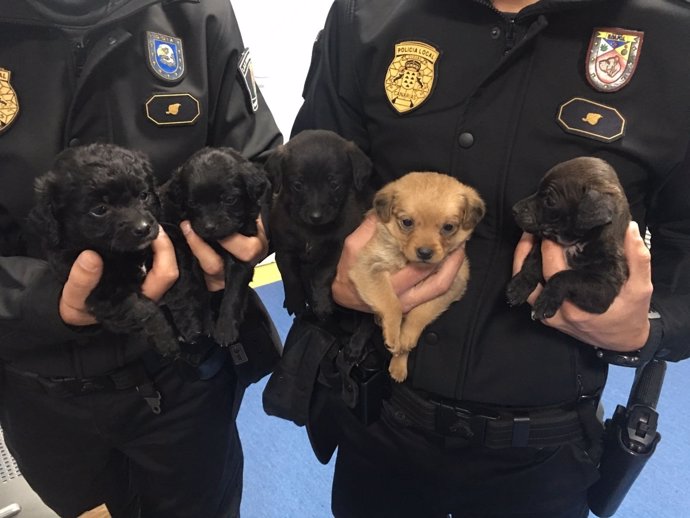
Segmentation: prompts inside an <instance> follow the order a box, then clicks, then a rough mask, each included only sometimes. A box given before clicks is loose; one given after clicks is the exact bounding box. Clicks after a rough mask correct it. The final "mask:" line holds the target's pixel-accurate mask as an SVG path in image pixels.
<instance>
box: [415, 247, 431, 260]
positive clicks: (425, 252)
mask: <svg viewBox="0 0 690 518" xmlns="http://www.w3.org/2000/svg"><path fill="white" fill-rule="evenodd" d="M433 256H434V251H433V250H432V249H431V248H426V247H421V248H417V257H419V259H421V260H422V261H428V260H429V259H431V258H432V257H433Z"/></svg>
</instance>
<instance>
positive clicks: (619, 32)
mask: <svg viewBox="0 0 690 518" xmlns="http://www.w3.org/2000/svg"><path fill="white" fill-rule="evenodd" d="M643 41H644V33H643V32H638V31H629V30H625V29H617V28H597V29H594V32H593V33H592V38H591V40H590V42H589V52H588V53H587V80H588V81H589V84H590V85H592V86H593V87H594V88H595V89H596V90H598V91H600V92H615V91H617V90H620V89H621V88H623V87H624V86H625V85H627V84H628V83H629V82H630V79H631V78H632V76H633V74H634V73H635V69H636V68H637V62H638V61H639V59H640V51H641V50H642V42H643Z"/></svg>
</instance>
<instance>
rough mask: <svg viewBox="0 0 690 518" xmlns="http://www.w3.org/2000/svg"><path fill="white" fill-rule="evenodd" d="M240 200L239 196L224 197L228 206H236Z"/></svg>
mask: <svg viewBox="0 0 690 518" xmlns="http://www.w3.org/2000/svg"><path fill="white" fill-rule="evenodd" d="M239 201H240V200H239V199H237V198H230V197H228V198H223V203H224V204H225V205H227V206H228V207H234V206H235V205H237V204H238V203H239Z"/></svg>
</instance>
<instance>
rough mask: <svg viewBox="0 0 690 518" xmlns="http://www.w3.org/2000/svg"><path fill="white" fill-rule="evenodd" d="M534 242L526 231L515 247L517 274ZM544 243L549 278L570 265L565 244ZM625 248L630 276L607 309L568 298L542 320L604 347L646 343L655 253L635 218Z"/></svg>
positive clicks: (532, 298)
mask: <svg viewBox="0 0 690 518" xmlns="http://www.w3.org/2000/svg"><path fill="white" fill-rule="evenodd" d="M533 243H534V237H533V236H532V235H530V234H527V233H525V234H523V236H522V238H521V239H520V242H519V243H518V245H517V248H516V250H515V258H514V261H513V274H515V273H516V272H518V271H519V270H520V269H521V268H522V263H523V261H524V259H525V257H526V256H527V254H528V253H529V251H530V249H531V248H532V245H533ZM541 247H542V248H541V250H542V260H543V273H544V278H545V279H546V280H548V279H549V278H551V277H552V276H553V275H554V274H556V273H557V272H559V271H562V270H565V269H567V263H566V258H565V252H564V247H562V246H560V245H558V244H557V243H554V242H553V241H549V240H543V241H542V243H541ZM624 250H625V257H626V260H627V264H628V268H629V277H628V279H627V281H625V283H624V284H623V286H622V288H621V291H620V293H619V294H618V296H617V297H616V298H615V299H614V301H613V303H612V304H611V306H610V307H609V309H608V310H607V311H606V312H605V313H602V314H594V313H587V312H585V311H583V310H581V309H579V308H578V307H577V306H575V305H574V304H573V303H571V302H569V301H567V300H566V301H565V302H564V303H563V305H562V306H561V308H560V309H559V310H558V311H557V312H556V314H555V315H554V316H553V317H551V318H547V319H545V320H543V321H542V322H543V323H544V324H546V325H547V326H550V327H553V328H555V329H558V330H559V331H562V332H564V333H566V334H568V335H570V336H573V337H575V338H577V339H578V340H581V341H583V342H585V343H588V344H591V345H593V346H596V347H601V348H603V349H609V350H613V351H619V352H627V351H634V350H637V349H639V348H640V347H642V346H643V345H644V343H645V342H646V340H647V338H648V336H649V320H648V319H647V313H648V311H649V304H650V300H651V297H652V290H653V286H652V275H651V262H650V261H651V256H650V254H649V250H648V249H647V247H646V246H645V243H644V241H643V239H642V237H641V236H640V231H639V228H638V226H637V223H635V222H631V223H630V225H629V226H628V230H627V232H626V235H625V242H624ZM541 290H542V286H541V285H539V287H537V289H536V290H534V291H533V292H532V294H531V295H530V296H529V298H528V299H527V302H528V303H529V304H530V305H533V304H534V301H535V300H536V299H537V297H538V295H539V293H541Z"/></svg>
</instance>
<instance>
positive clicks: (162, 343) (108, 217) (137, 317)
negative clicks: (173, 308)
mask: <svg viewBox="0 0 690 518" xmlns="http://www.w3.org/2000/svg"><path fill="white" fill-rule="evenodd" d="M35 189H36V204H35V206H34V208H33V209H32V211H31V213H30V215H29V221H30V223H31V226H32V228H33V229H34V232H36V233H37V234H38V235H39V236H40V238H41V241H42V245H43V248H44V250H45V253H46V256H47V259H48V261H49V263H50V265H51V266H52V267H53V269H54V270H55V272H56V273H57V275H58V276H59V278H60V279H61V280H63V281H66V280H67V276H68V274H69V271H70V268H71V266H72V264H73V263H74V261H75V259H76V258H77V256H78V255H79V254H80V253H81V252H82V251H83V250H85V249H90V250H94V251H96V252H98V254H100V256H101V257H102V258H103V275H102V277H101V280H100V282H99V284H98V286H96V288H95V289H94V290H93V291H92V292H91V294H90V295H89V296H88V298H87V299H86V304H87V306H88V309H89V311H90V312H91V313H92V314H93V315H94V316H95V317H96V319H97V320H98V321H99V322H100V323H101V324H102V325H103V327H104V328H106V329H108V330H109V331H112V332H114V333H127V334H129V333H137V332H144V333H145V334H146V335H147V336H148V337H149V339H150V340H151V341H152V343H153V346H154V347H155V348H156V349H157V350H158V352H160V353H161V354H163V355H176V354H177V353H178V352H179V348H178V341H177V337H176V336H175V333H174V332H173V329H172V327H171V326H170V325H169V323H168V321H167V319H166V317H165V315H164V314H163V312H162V311H161V309H160V307H159V306H158V304H156V303H155V302H153V301H152V300H151V299H148V298H147V297H145V296H144V295H143V294H142V293H141V283H142V281H143V280H144V277H145V275H146V271H147V269H148V268H150V266H151V264H152V251H151V243H152V241H153V240H154V239H155V238H156V236H157V235H158V232H159V226H158V222H157V219H158V216H159V213H160V204H159V201H158V197H157V195H156V192H155V189H154V179H153V175H152V173H151V166H150V164H149V162H148V160H147V159H146V157H144V155H143V154H140V153H137V152H133V151H129V150H126V149H123V148H120V147H117V146H114V145H110V144H91V145H88V146H81V147H76V148H70V149H68V150H66V151H63V152H62V153H61V154H60V155H58V157H57V158H56V160H55V163H54V165H53V168H52V170H51V171H50V172H48V173H47V174H45V175H43V176H41V177H40V178H37V179H36V183H35Z"/></svg>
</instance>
